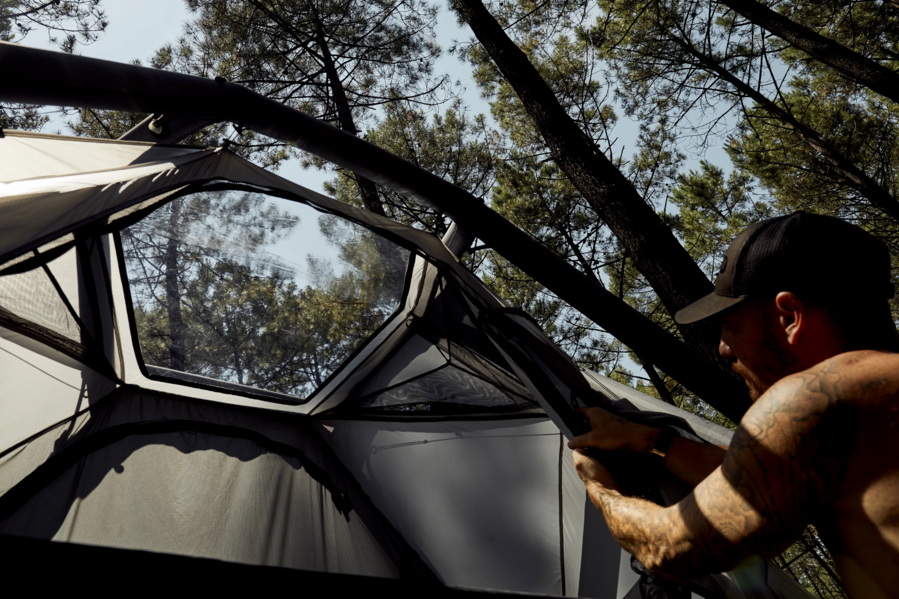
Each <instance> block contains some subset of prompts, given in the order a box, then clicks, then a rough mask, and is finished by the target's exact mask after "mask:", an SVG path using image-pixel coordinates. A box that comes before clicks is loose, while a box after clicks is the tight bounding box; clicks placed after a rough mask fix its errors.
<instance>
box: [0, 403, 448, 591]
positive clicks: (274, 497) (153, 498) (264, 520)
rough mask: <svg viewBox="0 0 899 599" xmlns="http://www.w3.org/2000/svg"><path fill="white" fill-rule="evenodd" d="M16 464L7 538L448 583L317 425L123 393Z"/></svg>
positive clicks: (35, 442) (26, 449) (27, 446)
mask: <svg viewBox="0 0 899 599" xmlns="http://www.w3.org/2000/svg"><path fill="white" fill-rule="evenodd" d="M4 457H5V459H4V460H3V462H2V468H0V480H2V483H3V484H4V487H5V488H7V489H6V492H5V493H3V494H2V496H0V533H2V534H13V535H20V536H29V537H35V538H42V539H47V540H57V541H66V542H76V543H78V542H80V543H88V544H96V545H103V546H109V547H120V548H126V549H143V550H151V551H162V552H167V553H175V554H182V555H195V556H200V557H211V558H216V559H224V560H227V561H233V562H239V563H250V564H263V565H275V566H283V567H292V568H301V569H307V570H316V571H330V572H342V573H347V574H363V575H370V576H380V577H388V578H397V577H403V578H408V579H415V580H436V577H435V576H434V575H433V573H432V572H431V571H430V569H428V568H427V567H426V566H425V565H424V564H423V563H422V562H421V560H420V559H419V558H418V556H417V555H416V554H415V553H414V552H413V551H411V550H410V548H409V546H408V545H407V544H406V543H405V541H404V540H403V539H402V538H401V537H400V536H399V535H398V534H397V533H396V531H395V529H394V528H393V526H392V525H391V524H390V523H389V522H388V521H387V520H386V519H385V518H384V517H383V516H382V515H381V514H380V513H379V512H378V510H376V509H375V508H373V507H372V506H371V504H370V502H369V501H368V498H367V497H365V495H364V493H362V492H361V491H360V488H359V487H358V485H357V484H356V482H355V480H354V479H353V477H352V476H351V475H349V473H348V472H347V471H346V469H345V468H344V467H343V466H342V464H341V463H340V462H339V461H338V460H337V459H335V457H334V456H333V453H332V452H331V450H330V449H329V448H328V447H327V445H325V444H324V443H323V442H322V439H321V438H320V436H319V435H318V433H317V432H316V431H315V429H314V428H312V427H311V426H310V425H309V423H308V419H306V418H305V417H292V418H285V417H284V415H278V414H273V413H266V412H263V411H259V410H248V409H241V408H236V407H233V406H223V405H216V404H211V403H201V402H195V401H192V400H191V399H190V398H189V397H178V396H165V395H161V394H158V393H152V392H147V391H143V390H139V389H135V388H130V387H123V388H121V389H120V390H119V391H118V392H116V393H114V394H111V395H107V396H106V397H105V398H104V399H103V400H101V401H100V402H95V403H93V404H91V405H89V406H88V407H87V409H85V410H82V411H80V412H78V413H77V414H75V415H74V417H72V418H70V419H69V420H68V421H64V422H61V423H60V425H59V426H55V427H50V428H48V429H46V430H44V431H42V432H41V433H40V434H38V435H37V436H34V437H32V438H30V439H28V440H27V443H24V444H19V446H18V448H17V450H16V451H14V452H7V455H6V456H4Z"/></svg>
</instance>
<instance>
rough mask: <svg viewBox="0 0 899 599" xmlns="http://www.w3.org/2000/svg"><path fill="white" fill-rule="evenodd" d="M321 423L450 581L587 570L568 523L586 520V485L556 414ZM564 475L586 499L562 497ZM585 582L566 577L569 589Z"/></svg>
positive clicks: (532, 588) (513, 585)
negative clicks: (564, 540) (569, 541)
mask: <svg viewBox="0 0 899 599" xmlns="http://www.w3.org/2000/svg"><path fill="white" fill-rule="evenodd" d="M320 424H321V425H322V428H323V435H325V437H326V439H327V441H328V442H329V443H330V444H331V446H332V447H334V449H335V451H336V453H337V454H338V456H339V457H340V458H341V461H342V462H343V463H344V464H345V465H346V466H347V467H348V468H349V470H350V472H351V473H352V474H353V475H354V476H355V477H356V479H357V480H359V481H360V482H361V484H362V486H363V488H364V489H365V491H366V492H367V493H368V494H369V496H370V497H371V498H372V500H373V501H374V503H375V505H376V506H378V507H379V508H380V509H381V510H382V511H383V512H384V514H385V515H386V516H387V517H388V518H389V519H390V520H391V521H392V522H393V523H394V525H395V526H396V527H397V529H398V530H399V531H400V533H401V534H402V535H403V536H404V537H405V538H406V539H407V540H408V541H409V542H410V544H412V546H413V547H414V548H416V550H418V551H419V552H420V553H421V555H422V556H423V557H424V558H425V559H426V560H427V561H428V562H429V563H430V564H431V565H432V567H433V568H434V569H435V571H436V572H437V573H438V574H439V575H440V576H441V578H443V580H444V581H445V582H446V583H447V584H450V585H457V586H468V587H481V588H493V589H506V590H522V591H529V592H535V593H548V594H562V588H563V587H562V578H563V572H566V573H567V576H568V577H569V578H570V577H572V576H575V572H576V571H579V567H580V562H579V561H577V567H576V568H575V567H573V566H572V567H567V568H566V567H564V566H563V556H562V551H561V546H560V537H561V536H562V534H560V526H562V531H564V530H569V531H571V530H578V529H579V527H580V526H582V523H583V518H584V515H583V505H584V504H583V501H584V497H585V493H584V491H583V485H582V484H581V483H580V482H579V481H576V480H575V478H576V475H574V477H572V473H570V472H569V473H565V472H564V471H565V470H566V469H571V470H573V466H572V465H571V461H570V460H571V459H570V455H566V454H565V452H564V440H563V438H562V436H561V434H560V433H559V431H558V429H557V428H556V427H555V426H554V425H553V424H552V423H551V422H549V421H547V420H545V419H543V418H539V419H536V420H534V419H516V420H495V421H468V420H451V421H441V422H420V421H418V422H399V421H380V420H378V421H372V420H344V419H341V420H332V421H328V420H322V421H320ZM329 430H330V431H331V432H327V431H329ZM560 458H561V459H560ZM560 483H561V484H563V485H566V486H571V487H572V489H571V491H570V492H572V493H574V494H579V495H580V501H577V500H574V501H573V502H569V501H563V502H562V503H561V504H560V495H561V494H562V493H561V489H560ZM574 504H576V505H577V507H576V508H575V509H573V510H568V511H565V510H564V507H565V506H566V505H567V506H570V505H574ZM560 505H561V506H562V507H563V510H562V513H560ZM569 519H570V520H571V521H570V522H568V520H569ZM579 542H580V533H579V532H578V538H577V543H579ZM615 551H616V552H617V546H616V550H615ZM572 553H573V552H572ZM616 554H617V553H616ZM576 557H577V556H575V555H571V556H569V555H568V554H566V555H565V560H568V559H569V558H571V559H575V558H576ZM569 589H570V590H569ZM576 589H577V581H576V580H566V591H568V592H570V593H576Z"/></svg>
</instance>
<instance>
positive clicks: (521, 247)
mask: <svg viewBox="0 0 899 599" xmlns="http://www.w3.org/2000/svg"><path fill="white" fill-rule="evenodd" d="M0 72H2V73H3V79H4V84H3V86H2V87H0V100H2V101H5V102H22V103H27V104H44V105H55V106H78V107H85V108H88V107H89V108H95V109H105V110H120V111H126V112H146V113H151V114H154V115H178V120H179V121H180V122H181V123H185V122H187V123H190V121H191V120H195V121H196V122H197V123H198V126H202V124H203V122H206V123H213V122H222V121H227V122H231V123H234V124H235V125H238V126H240V127H244V128H247V129H251V130H253V131H255V132H257V133H261V134H263V135H267V136H268V137H271V138H273V139H277V140H279V141H282V142H286V143H290V144H292V145H294V146H296V147H297V148H299V149H301V150H303V151H305V152H309V153H310V154H315V155H317V156H320V157H321V158H324V159H325V160H328V161H330V162H333V163H334V164H337V165H339V166H342V167H344V168H348V169H350V170H352V171H354V172H356V173H358V174H360V175H362V176H363V177H366V178H368V179H370V180H372V181H374V182H375V183H377V184H378V185H381V186H383V187H387V188H389V189H392V190H393V191H395V192H397V193H400V194H402V195H404V196H406V197H408V198H411V199H413V200H415V201H417V202H419V203H421V204H423V205H425V206H428V207H429V208H432V209H434V210H436V211H438V212H442V213H444V214H446V215H447V216H449V217H450V218H452V220H453V221H455V222H456V223H458V225H459V226H460V227H462V228H464V229H465V230H466V231H467V232H469V233H470V234H471V235H472V236H476V237H477V238H479V239H481V240H483V241H484V243H486V244H487V245H489V246H490V247H491V248H493V249H494V250H496V251H497V252H499V253H500V254H501V255H503V256H504V257H505V258H506V259H508V260H509V261H510V262H512V263H513V264H515V265H516V266H517V267H518V268H520V269H521V270H522V271H524V272H525V273H527V274H528V275H529V276H531V277H533V278H534V279H535V280H537V281H539V282H540V283H541V284H542V285H544V286H545V287H546V288H547V289H550V290H551V291H553V293H555V294H556V295H558V296H559V297H560V298H561V299H563V300H564V301H566V302H568V303H569V304H570V305H571V306H572V307H574V308H575V309H576V310H578V311H580V312H581V313H582V314H584V315H585V316H586V317H588V318H590V319H591V320H593V321H594V322H596V323H597V324H599V325H600V326H602V327H603V328H604V329H605V330H606V331H608V332H609V333H610V334H611V335H613V336H614V337H616V338H617V339H619V340H620V341H621V342H622V343H624V344H625V345H627V346H629V347H632V348H634V349H635V350H637V351H639V352H640V354H641V355H642V356H644V357H645V358H646V359H648V360H649V361H651V362H652V363H653V364H654V365H656V366H658V367H659V368H660V369H662V370H663V371H665V372H666V373H668V374H669V375H671V376H672V377H674V378H675V379H677V380H678V381H679V382H680V383H681V384H682V385H684V387H686V388H687V389H689V390H690V391H691V392H693V393H695V394H696V395H698V396H699V397H702V398H703V399H704V400H705V401H707V402H708V403H709V404H711V405H712V406H714V407H715V408H716V409H717V410H719V411H720V412H722V413H724V414H725V415H727V416H728V417H729V418H730V419H731V420H733V421H735V422H738V421H739V420H740V418H741V417H742V415H743V413H744V412H745V410H746V408H747V407H748V405H749V404H748V400H747V394H746V390H745V388H744V387H743V386H742V385H740V384H739V383H738V382H737V381H736V380H735V379H733V378H731V377H730V376H728V375H727V374H726V373H725V372H724V371H722V370H720V369H719V368H718V367H717V366H715V365H714V364H712V362H711V361H709V360H708V359H707V358H705V357H704V356H702V355H701V354H700V353H699V352H697V351H696V350H694V349H692V348H691V347H689V346H688V345H686V344H685V343H683V342H682V341H680V340H679V339H677V338H676V337H674V336H673V335H671V334H669V333H667V332H666V331H664V330H663V329H661V328H660V327H659V326H657V325H656V324H654V323H653V322H652V321H650V320H649V319H648V318H646V317H645V316H643V315H642V314H640V313H639V312H637V311H636V310H634V309H633V308H631V307H630V306H628V305H627V304H626V303H624V302H623V301H621V300H620V299H618V298H617V297H616V296H614V295H613V294H611V293H609V292H608V291H607V290H606V289H605V288H604V287H603V286H602V285H601V284H600V283H599V282H596V281H593V280H591V279H590V278H589V277H587V276H586V275H584V274H583V273H581V272H580V271H578V270H577V269H576V268H574V267H573V266H572V265H571V264H569V263H568V262H566V261H565V260H564V259H562V258H561V257H560V256H558V255H557V254H555V253H553V252H552V251H551V250H549V249H548V248H546V247H545V246H543V245H542V244H540V243H539V242H538V241H537V240H535V239H533V238H532V237H530V236H529V235H527V234H526V233H525V232H523V231H521V230H519V229H518V228H516V227H515V226H514V225H513V224H512V223H510V222H509V221H507V220H506V219H505V218H503V217H502V216H500V215H499V214H497V213H496V212H494V211H493V210H491V209H490V208H489V207H487V206H486V205H485V204H484V203H483V201H482V200H480V199H478V198H476V197H474V196H473V195H471V194H470V193H468V192H467V191H465V190H463V189H461V188H459V187H457V186H455V185H453V184H452V183H449V182H448V181H444V180H443V179H441V178H440V177H437V176H436V175H433V174H432V173H429V172H427V171H425V170H423V169H421V168H419V167H417V166H415V165H413V164H411V163H409V162H407V161H406V160H403V159H402V158H400V157H398V156H395V155H393V154H391V153H389V152H387V151H385V150H382V149H381V148H379V147H377V146H375V145H373V144H370V143H368V142H367V141H365V140H363V139H360V138H358V137H356V136H354V135H351V134H349V133H347V132H345V131H342V130H340V129H338V128H336V127H334V126H332V125H329V124H327V123H325V122H322V121H319V120H318V119H315V118H313V117H311V116H309V115H307V114H304V113H302V112H300V111H298V110H295V109H293V108H290V107H288V106H285V105H283V104H281V103H279V102H277V101H275V100H272V99H269V98H266V97H264V96H261V95H259V94H256V93H254V92H252V91H250V90H248V89H246V88H244V87H242V86H240V85H236V84H232V83H228V82H226V81H225V80H224V79H222V78H216V79H215V80H212V79H203V78H201V77H194V76H192V75H184V74H181V73H172V72H168V71H161V70H157V69H151V68H147V67H139V66H134V65H127V64H120V63H116V62H111V61H106V60H99V59H96V58H86V57H83V56H77V55H72V54H65V53H61V52H53V51H49V50H39V49H35V48H28V47H25V46H20V45H17V44H10V43H5V42H0ZM160 124H161V125H163V126H164V122H161V123H160ZM148 125H149V123H148ZM148 128H149V127H148ZM185 128H186V129H189V128H190V127H185ZM129 133H130V132H129ZM164 133H165V131H164V130H163V134H164ZM173 133H174V132H173ZM163 137H165V135H163ZM134 138H137V133H136V132H135V135H134ZM141 138H144V137H143V136H142V137H141Z"/></svg>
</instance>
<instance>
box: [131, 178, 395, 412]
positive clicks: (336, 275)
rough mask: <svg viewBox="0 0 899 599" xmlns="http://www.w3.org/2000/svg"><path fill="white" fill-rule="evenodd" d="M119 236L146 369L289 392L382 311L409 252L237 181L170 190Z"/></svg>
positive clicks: (337, 359)
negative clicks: (232, 186)
mask: <svg viewBox="0 0 899 599" xmlns="http://www.w3.org/2000/svg"><path fill="white" fill-rule="evenodd" d="M121 238H122V248H123V252H124V258H125V267H126V268H125V269H126V271H127V277H128V282H129V285H130V290H131V297H132V301H133V305H134V320H135V324H136V328H137V338H138V344H139V348H140V352H141V355H142V357H143V360H144V363H145V364H146V365H147V366H148V369H149V370H150V371H151V372H153V373H155V374H165V373H166V372H169V374H171V375H172V377H173V378H177V379H182V380H183V379H185V378H187V379H188V380H191V379H190V377H189V376H188V377H185V375H184V374H182V373H187V375H195V377H205V378H204V379H199V378H195V380H194V382H207V383H209V381H210V380H212V382H213V384H214V382H215V381H220V382H224V383H226V386H227V385H235V384H236V385H242V386H249V387H251V388H253V389H258V390H260V391H262V392H263V394H265V392H273V393H276V394H286V395H288V396H291V397H293V398H297V399H303V398H305V397H308V396H309V395H310V394H311V393H312V392H313V391H314V390H315V389H316V388H317V387H319V386H320V385H321V384H322V383H323V382H324V381H325V379H326V378H327V377H328V376H329V375H330V374H331V373H332V372H334V371H335V370H336V369H337V368H338V366H339V365H340V364H341V363H342V362H343V361H344V360H346V359H347V358H348V357H349V356H350V355H351V354H352V353H353V352H354V351H355V350H356V348H357V347H359V346H360V345H361V344H362V342H363V341H365V339H366V338H368V337H369V336H370V335H371V334H372V333H374V332H375V330H376V329H377V328H378V327H379V326H380V325H381V324H382V323H384V321H385V320H387V318H388V317H389V316H390V315H391V313H392V312H393V311H394V309H395V308H396V306H397V304H398V303H399V302H400V300H401V297H402V294H403V285H404V281H405V272H406V267H407V264H408V260H409V252H408V250H406V249H404V248H401V247H400V246H397V245H396V244H394V243H392V242H390V241H388V240H387V239H385V238H383V237H381V236H379V235H377V234H375V233H373V232H372V231H370V230H368V229H366V228H365V227H362V226H359V225H357V224H355V223H353V222H350V221H347V220H345V219H343V218H341V217H337V216H333V215H330V214H322V213H321V212H319V211H317V210H315V209H314V208H311V207H310V206H307V205H305V204H300V203H296V202H291V201H289V200H284V199H281V198H276V197H272V196H268V195H266V194H264V193H261V192H257V191H246V190H225V191H204V192H200V193H194V194H191V195H187V196H184V197H182V198H179V199H176V200H173V201H172V202H170V203H168V204H166V205H165V206H162V207H161V208H159V209H157V210H156V211H154V212H152V213H151V214H150V215H148V216H147V217H145V218H144V219H143V220H141V221H139V222H137V223H136V224H133V225H131V226H129V227H127V228H125V229H123V230H122V232H121ZM170 371H176V372H170Z"/></svg>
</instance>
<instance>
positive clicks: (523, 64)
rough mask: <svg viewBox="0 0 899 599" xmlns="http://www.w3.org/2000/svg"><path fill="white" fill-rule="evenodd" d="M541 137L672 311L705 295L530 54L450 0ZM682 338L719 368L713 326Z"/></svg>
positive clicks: (465, 4) (482, 14)
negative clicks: (573, 118) (574, 119)
mask: <svg viewBox="0 0 899 599" xmlns="http://www.w3.org/2000/svg"><path fill="white" fill-rule="evenodd" d="M452 6H453V8H454V9H455V10H456V12H457V13H458V14H459V16H460V17H461V18H462V19H463V20H464V21H465V22H466V23H467V24H468V26H469V27H471V29H472V31H473V32H474V34H475V37H477V39H478V41H480V42H481V44H482V45H483V46H484V48H485V49H486V50H487V52H488V54H489V55H490V57H491V58H492V59H493V62H494V63H495V64H496V66H497V67H498V68H499V70H500V72H502V74H503V76H504V77H505V79H506V81H508V82H509V84H510V85H511V86H512V87H513V88H514V89H515V92H516V94H517V95H518V97H519V99H520V100H521V102H522V104H523V105H524V107H525V109H526V110H527V112H528V115H529V116H530V117H531V119H532V120H533V122H534V125H535V126H536V127H537V130H538V131H539V132H540V134H541V135H542V136H543V139H544V140H545V141H546V144H547V146H549V148H550V151H551V152H552V156H553V159H554V160H555V161H556V163H558V165H559V167H560V168H561V169H562V171H563V172H564V173H565V175H566V176H567V177H568V179H569V180H570V181H571V182H572V184H573V185H574V186H575V187H576V188H577V190H578V191H579V192H580V193H581V194H583V196H584V198H586V200H587V201H588V202H589V203H590V205H591V206H592V208H593V209H594V210H595V211H596V213H597V215H599V217H600V218H601V219H602V220H603V222H605V224H606V225H608V227H609V228H610V229H611V230H612V232H613V233H614V234H615V236H616V237H617V238H618V240H619V241H620V242H621V244H622V245H623V246H624V248H625V249H626V250H627V252H628V255H629V256H630V257H631V259H632V260H633V262H634V266H635V267H636V268H637V270H639V271H640V272H641V273H642V274H643V276H644V277H646V279H647V281H649V284H650V285H652V287H653V289H654V290H655V292H656V293H657V294H658V296H659V299H660V300H661V301H662V303H663V304H664V306H665V308H667V310H668V312H669V313H671V314H674V313H675V312H677V311H678V310H680V309H681V308H683V307H684V306H686V305H688V304H690V303H691V302H693V301H695V300H697V299H699V298H700V297H702V296H704V295H706V294H708V293H710V292H711V291H712V289H713V286H712V283H711V282H710V281H709V280H708V278H706V276H705V274H703V272H702V270H701V269H700V268H699V266H697V264H696V263H695V262H694V261H693V259H692V258H691V257H690V255H689V254H688V253H687V250H685V249H684V247H683V246H682V245H681V244H680V242H678V240H677V239H676V238H675V237H674V235H673V234H672V233H671V231H670V230H669V229H668V228H667V227H666V226H665V224H664V223H663V222H662V220H661V219H660V218H659V216H658V215H657V214H656V213H655V211H654V210H653V209H652V207H650V205H649V204H648V203H647V202H646V201H645V200H644V199H643V198H642V197H641V196H640V194H639V193H637V190H636V189H635V188H634V186H633V185H632V184H631V182H630V181H628V180H627V178H626V177H625V176H624V175H623V174H622V173H621V172H620V171H619V170H618V169H617V168H616V167H615V165H613V164H612V163H611V161H609V159H608V158H606V157H605V155H603V153H602V152H601V151H600V150H599V148H598V147H596V144H595V143H593V141H592V140H591V139H589V138H588V137H587V136H586V135H585V134H584V133H583V132H582V131H581V130H580V128H579V127H578V126H577V124H576V123H575V122H574V121H573V120H572V119H571V118H570V117H569V116H568V114H567V113H566V112H565V109H564V108H563V107H562V106H561V104H559V102H558V100H557V99H556V97H555V95H554V94H553V91H552V90H551V89H550V87H549V86H548V85H547V84H546V82H545V81H544V80H543V78H542V77H541V76H540V74H539V73H538V72H537V70H536V68H534V66H533V65H532V64H531V62H530V61H529V60H528V57H527V56H526V55H525V54H524V53H523V52H522V51H521V50H520V49H519V48H518V46H516V45H515V43H514V42H513V41H512V40H511V39H509V37H508V36H507V35H506V34H505V32H504V31H503V29H502V27H501V26H500V25H499V23H497V22H496V20H495V19H494V18H493V16H492V15H491V14H490V13H489V12H488V11H487V9H486V8H484V6H483V4H481V2H480V0H453V3H452ZM680 330H681V332H682V333H683V336H684V339H685V340H686V341H687V342H688V343H689V344H690V345H692V346H693V347H695V348H697V349H698V350H699V351H700V352H702V353H703V354H705V355H706V356H708V357H709V358H710V359H711V360H712V361H713V362H716V363H718V364H719V365H720V366H722V368H725V369H726V370H727V371H728V372H729V368H727V367H726V366H725V364H724V362H723V360H722V359H721V357H720V356H719V355H718V335H719V333H720V330H719V327H717V326H716V325H715V324H714V323H707V322H700V323H697V324H694V325H687V326H683V325H681V326H680Z"/></svg>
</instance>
